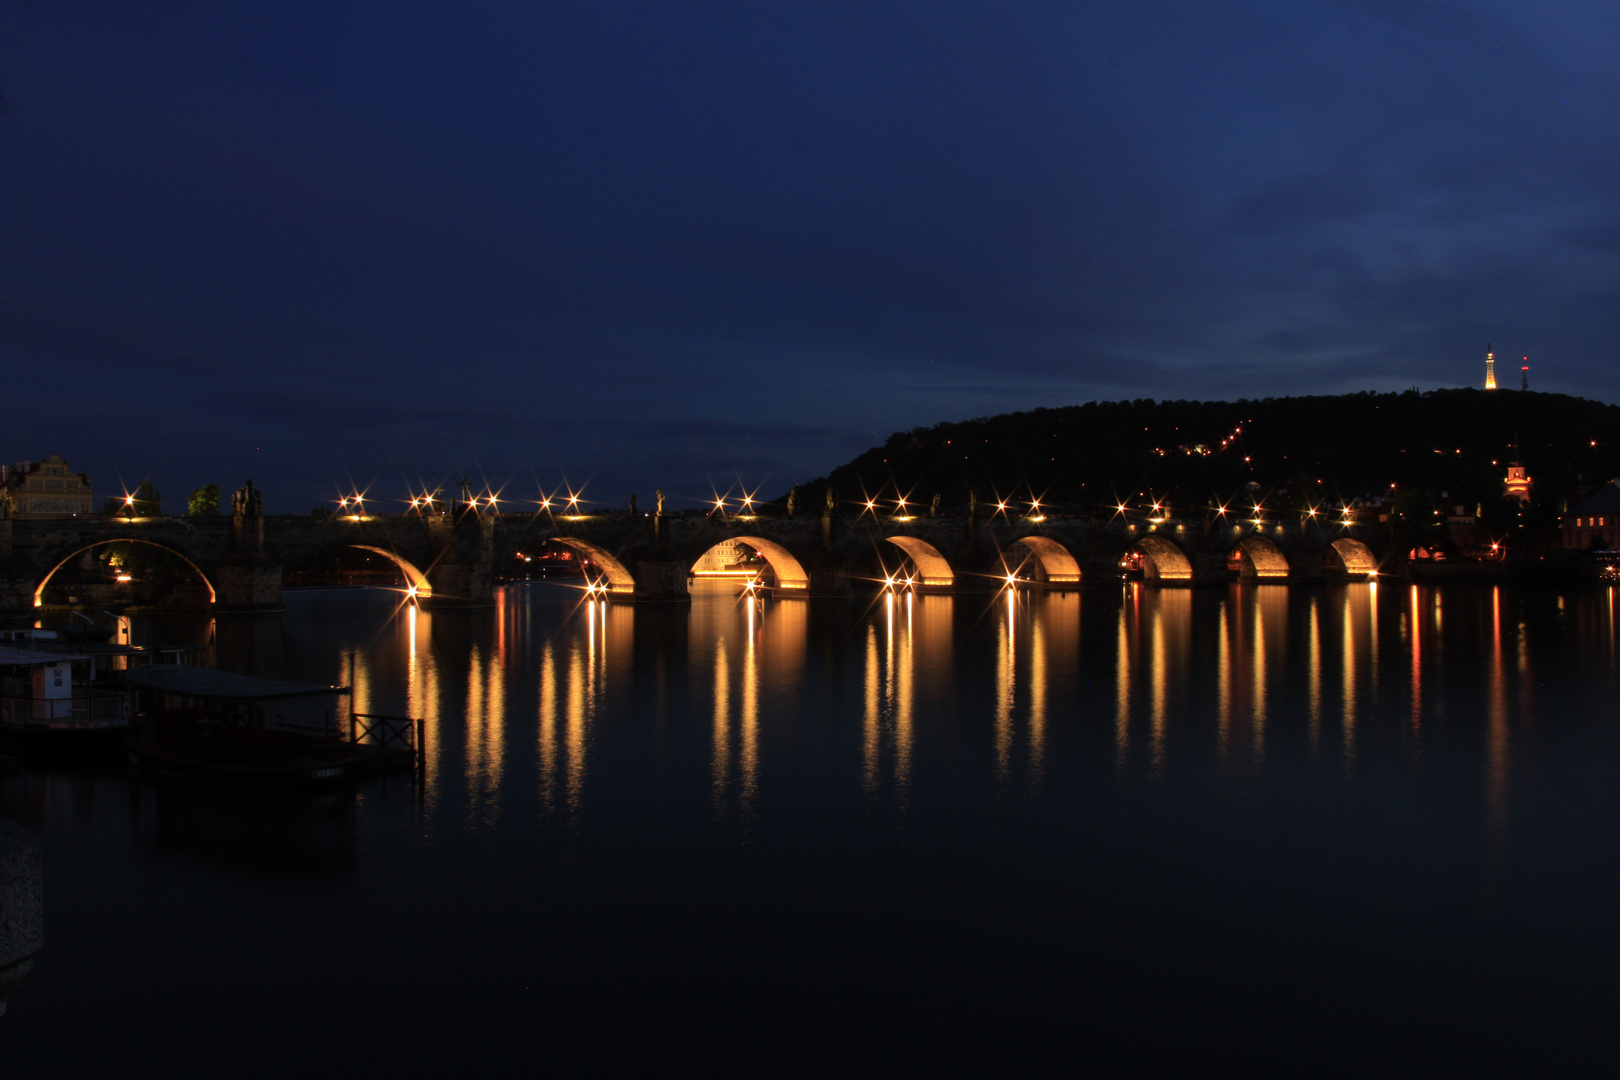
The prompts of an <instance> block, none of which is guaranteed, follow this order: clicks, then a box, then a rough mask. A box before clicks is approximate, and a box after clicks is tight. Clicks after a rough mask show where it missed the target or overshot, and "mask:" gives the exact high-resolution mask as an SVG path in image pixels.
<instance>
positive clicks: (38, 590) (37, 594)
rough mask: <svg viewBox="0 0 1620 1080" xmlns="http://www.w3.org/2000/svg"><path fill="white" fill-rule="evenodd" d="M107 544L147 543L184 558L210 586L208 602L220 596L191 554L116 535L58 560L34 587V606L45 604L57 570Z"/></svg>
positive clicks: (137, 538)
mask: <svg viewBox="0 0 1620 1080" xmlns="http://www.w3.org/2000/svg"><path fill="white" fill-rule="evenodd" d="M107 544H145V545H147V546H148V547H155V548H157V549H158V550H159V551H166V552H168V553H169V554H170V555H173V556H175V557H176V558H178V559H180V560H182V561H183V562H184V563H185V564H186V565H187V566H189V567H191V568H192V569H193V570H195V571H196V572H197V576H198V577H200V578H202V583H203V584H204V585H205V586H207V587H208V602H209V603H210V604H212V603H214V602H215V600H217V599H218V597H219V594H218V593H216V592H215V591H214V583H213V582H212V581H210V580H209V579H208V575H207V574H205V573H203V568H202V567H200V566H198V565H197V564H196V563H195V562H194V561H193V560H192V559H191V557H190V556H189V555H187V554H186V553H185V552H183V551H176V550H175V549H174V548H172V547H169V546H168V545H167V544H160V543H158V542H157V541H155V540H143V539H141V538H140V537H138V536H120V537H116V538H114V539H111V540H97V541H95V542H94V543H89V544H85V545H84V546H83V547H81V548H79V549H77V550H76V551H70V552H69V553H68V554H67V555H66V556H64V557H63V558H62V560H61V561H60V562H58V563H57V564H56V565H55V566H53V567H51V569H50V571H49V572H48V573H47V574H46V575H45V576H44V577H42V578H40V579H39V584H38V585H36V586H35V587H34V606H35V607H41V606H43V605H44V603H45V586H47V585H49V584H50V583H51V578H53V577H55V576H56V572H57V571H58V570H60V569H62V567H64V566H66V565H67V564H68V562H69V561H70V560H72V559H75V558H77V557H78V556H80V555H83V554H84V553H85V552H87V551H89V550H91V549H92V548H98V547H104V546H106V545H107Z"/></svg>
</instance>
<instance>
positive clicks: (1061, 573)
mask: <svg viewBox="0 0 1620 1080" xmlns="http://www.w3.org/2000/svg"><path fill="white" fill-rule="evenodd" d="M1019 545H1023V547H1024V550H1025V551H1027V552H1029V554H1030V555H1031V556H1032V557H1033V559H1034V562H1035V565H1036V566H1037V567H1039V568H1040V577H1041V579H1042V580H1045V581H1049V582H1060V583H1064V584H1074V583H1077V582H1078V581H1079V580H1080V561H1079V560H1078V559H1076V558H1075V557H1074V556H1073V555H1072V554H1071V553H1070V552H1069V549H1068V548H1066V547H1064V546H1063V545H1062V544H1060V543H1058V542H1057V541H1056V540H1053V539H1051V538H1050V537H1046V536H1020V537H1019V538H1018V539H1016V540H1014V541H1013V542H1012V543H1011V544H1009V545H1008V550H1009V551H1010V550H1012V549H1013V548H1016V547H1018V546H1019ZM1003 558H1004V559H1005V556H1003ZM1023 562H1024V560H1022V559H1020V560H1019V563H1020V564H1022V563H1023ZM1009 569H1011V567H1010V566H1009Z"/></svg>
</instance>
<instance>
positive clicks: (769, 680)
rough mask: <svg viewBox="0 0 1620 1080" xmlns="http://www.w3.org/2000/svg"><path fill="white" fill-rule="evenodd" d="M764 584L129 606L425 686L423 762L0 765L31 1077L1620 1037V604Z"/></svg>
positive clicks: (1171, 1054)
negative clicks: (239, 788) (208, 608)
mask: <svg viewBox="0 0 1620 1080" xmlns="http://www.w3.org/2000/svg"><path fill="white" fill-rule="evenodd" d="M733 591H734V586H732V585H729V584H727V583H723V582H706V583H702V584H700V585H699V587H698V588H697V590H696V595H695V597H694V600H693V603H692V605H691V606H690V608H689V609H687V608H685V607H677V608H648V607H643V608H640V609H632V608H630V607H604V606H603V605H601V604H599V603H585V602H583V601H582V599H581V594H580V593H579V592H577V591H576V590H573V589H570V588H568V587H566V586H562V585H558V584H544V583H541V584H534V585H524V586H509V587H507V588H505V589H503V590H500V591H499V594H498V602H497V604H496V606H495V607H494V608H493V609H485V610H479V611H459V612H451V611H438V612H432V613H428V612H418V611H415V610H414V609H409V608H406V609H403V610H401V609H400V608H398V607H397V605H396V599H397V598H396V597H395V595H394V594H392V593H389V592H385V591H343V590H332V591H321V590H312V591H304V592H291V593H289V594H288V609H289V610H288V612H287V613H286V615H285V616H281V617H277V618H271V619H252V620H248V619H242V620H226V619H220V620H217V622H208V621H206V620H205V621H196V620H191V621H188V620H186V619H184V618H171V619H169V620H168V621H167V622H165V623H161V624H160V623H157V622H152V621H147V622H144V623H140V624H138V625H137V628H136V635H137V638H138V639H140V638H142V637H144V638H146V639H147V640H155V639H158V638H161V639H162V640H164V641H165V642H173V641H176V640H181V639H185V640H191V641H203V640H207V639H208V638H209V637H210V636H212V637H213V638H214V640H215V641H216V649H217V655H218V660H219V663H220V666H221V667H226V668H231V669H235V670H241V671H247V672H251V673H254V674H261V675H267V676H275V677H282V678H289V679H297V680H305V681H315V682H325V683H342V684H352V686H353V688H354V702H355V707H356V708H357V709H358V710H359V711H362V712H380V713H392V714H409V715H411V716H419V717H422V718H423V719H424V720H425V731H426V742H427V745H428V757H427V763H426V767H425V770H424V774H423V776H422V778H421V781H420V783H418V782H416V781H414V780H413V779H411V778H409V777H398V778H393V779H389V780H383V781H375V782H371V783H367V784H365V785H363V786H361V787H360V788H359V789H358V790H357V791H354V792H352V793H345V794H327V795H321V796H316V797H299V798H279V799H229V798H222V797H219V796H209V795H201V794H196V793H191V792H187V791H181V790H175V789H169V788H154V787H152V786H148V785H145V784H139V783H134V782H132V781H131V780H129V779H128V778H127V777H126V776H125V775H124V774H123V772H122V771H121V770H120V769H118V768H117V767H109V768H105V769H101V770H94V769H65V768H46V767H30V768H29V769H28V770H27V771H25V772H24V773H23V774H21V775H18V776H12V777H7V778H4V779H0V817H9V818H12V819H14V820H16V821H18V822H19V823H20V824H21V825H23V826H24V827H25V828H27V829H28V830H30V831H31V832H32V833H33V834H34V835H35V836H36V837H37V838H38V839H39V840H40V841H41V842H42V843H43V845H44V848H45V852H46V874H47V914H46V932H47V945H46V949H45V951H44V952H43V953H42V954H41V955H40V957H39V959H38V962H37V966H36V970H35V971H34V973H33V974H32V975H31V976H30V977H29V979H28V981H27V982H26V983H25V984H24V985H23V987H22V988H21V989H20V990H19V991H18V993H17V994H16V995H15V996H14V997H13V999H12V1002H11V1007H10V1010H9V1013H8V1015H6V1016H5V1017H4V1018H0V1061H4V1062H5V1063H6V1070H5V1074H6V1075H7V1076H11V1075H17V1076H25V1075H45V1074H46V1072H47V1071H49V1072H51V1073H55V1074H64V1075H67V1074H81V1075H82V1074H88V1073H89V1071H90V1070H91V1069H106V1070H125V1069H128V1068H130V1067H132V1066H134V1065H136V1064H140V1065H141V1066H143V1068H142V1069H141V1071H145V1066H151V1067H159V1066H161V1067H162V1068H163V1069H164V1070H165V1071H168V1072H175V1073H178V1074H182V1075H186V1074H197V1073H203V1074H211V1075H220V1074H222V1073H224V1072H226V1071H231V1072H237V1073H265V1074H272V1073H274V1074H283V1075H284V1074H285V1073H286V1072H287V1071H290V1070H293V1069H297V1070H300V1071H312V1072H314V1073H316V1074H323V1075H324V1074H330V1073H338V1072H353V1071H355V1070H359V1069H365V1070H367V1071H368V1072H379V1071H380V1070H383V1069H397V1070H399V1071H403V1072H405V1073H407V1074H410V1073H416V1072H422V1071H436V1072H450V1071H452V1070H453V1071H455V1072H458V1073H459V1072H465V1071H467V1070H469V1069H472V1068H480V1069H484V1068H497V1069H500V1070H502V1071H503V1072H504V1071H508V1070H510V1071H517V1070H518V1069H522V1070H524V1071H525V1072H533V1071H539V1070H541V1069H545V1068H558V1069H564V1070H569V1071H573V1070H578V1069H581V1068H584V1069H586V1070H590V1071H614V1070H616V1069H618V1068H620V1067H621V1066H623V1065H624V1064H626V1063H627V1062H630V1061H636V1062H637V1063H638V1064H639V1065H640V1066H642V1067H643V1068H646V1067H648V1066H649V1063H650V1064H651V1067H658V1068H660V1069H662V1068H675V1067H691V1068H701V1069H704V1070H705V1071H733V1070H738V1071H740V1070H743V1069H747V1070H748V1071H754V1072H764V1071H767V1070H770V1071H775V1070H776V1069H777V1068H780V1067H785V1066H786V1065H787V1064H788V1063H789V1062H792V1061H794V1060H797V1059H809V1058H816V1059H823V1060H826V1061H829V1062H831V1063H832V1067H835V1068H841V1069H849V1070H853V1071H861V1072H864V1071H872V1070H875V1069H877V1068H880V1067H882V1068H894V1067H900V1068H905V1067H908V1066H909V1067H911V1068H913V1069H921V1068H924V1067H928V1068H935V1067H937V1066H938V1065H939V1064H940V1063H941V1062H946V1063H963V1062H966V1061H968V1060H969V1059H970V1058H971V1057H972V1056H974V1055H978V1054H985V1055H989V1056H990V1057H991V1059H992V1060H994V1061H996V1062H999V1063H1000V1064H1001V1065H1003V1067H1005V1068H1008V1069H1015V1068H1016V1069H1020V1070H1022V1069H1024V1068H1033V1067H1034V1059H1035V1058H1036V1057H1037V1056H1047V1055H1051V1054H1058V1055H1060V1057H1059V1059H1058V1060H1059V1061H1060V1062H1067V1063H1068V1065H1069V1067H1072V1068H1079V1067H1082V1066H1084V1065H1085V1064H1086V1063H1087V1062H1088V1061H1089V1062H1091V1063H1093V1064H1097V1063H1101V1062H1102V1061H1104V1060H1113V1058H1112V1055H1115V1054H1125V1055H1128V1057H1127V1058H1126V1059H1125V1060H1126V1061H1128V1062H1130V1063H1131V1064H1133V1065H1135V1066H1137V1067H1139V1068H1143V1069H1146V1068H1151V1067H1153V1066H1155V1065H1169V1064H1171V1063H1178V1064H1179V1065H1181V1066H1185V1065H1186V1064H1188V1063H1191V1064H1193V1065H1195V1066H1197V1065H1200V1064H1201V1065H1204V1066H1214V1065H1217V1064H1219V1063H1222V1062H1226V1063H1234V1062H1238V1061H1247V1060H1259V1059H1261V1058H1270V1059H1274V1060H1277V1061H1280V1062H1282V1063H1285V1064H1290V1065H1292V1066H1294V1067H1297V1068H1301V1069H1303V1068H1307V1067H1315V1066H1321V1065H1327V1064H1332V1063H1343V1062H1347V1061H1349V1060H1352V1059H1361V1058H1366V1059H1370V1060H1372V1061H1375V1062H1378V1061H1382V1062H1385V1063H1387V1064H1389V1065H1391V1066H1393V1065H1397V1064H1398V1065H1401V1066H1429V1067H1447V1068H1452V1067H1458V1066H1461V1065H1464V1064H1472V1065H1476V1066H1478V1065H1483V1066H1487V1067H1489V1066H1499V1067H1503V1068H1520V1067H1532V1066H1533V1067H1537V1068H1540V1069H1543V1070H1546V1069H1555V1070H1556V1069H1558V1068H1560V1067H1569V1068H1574V1067H1577V1066H1582V1067H1584V1064H1585V1061H1586V1059H1587V1056H1588V1055H1592V1054H1598V1053H1605V1052H1607V1051H1608V1050H1609V1049H1610V1045H1609V1044H1610V1041H1611V1040H1612V1039H1613V1034H1612V1031H1613V1029H1614V1028H1615V1027H1616V1013H1615V1007H1616V1004H1617V1002H1616V998H1617V997H1620V989H1617V981H1616V978H1615V975H1616V971H1617V962H1620V948H1617V945H1620V936H1617V934H1616V930H1615V921H1616V914H1615V910H1614V909H1615V901H1616V886H1617V884H1620V848H1617V840H1620V785H1617V782H1616V781H1617V778H1620V741H1617V739H1616V724H1615V715H1614V703H1615V700H1616V677H1617V668H1616V659H1617V654H1616V635H1615V630H1616V626H1615V606H1616V597H1615V594H1614V592H1613V591H1612V590H1609V591H1601V592H1571V593H1566V594H1559V593H1556V592H1550V591H1534V592H1531V591H1521V592H1514V591H1510V590H1507V589H1498V588H1490V587H1454V586H1446V587H1444V588H1412V587H1409V586H1406V585H1403V584H1397V583H1393V582H1389V581H1385V582H1383V583H1381V584H1376V585H1348V586H1342V587H1331V586H1330V587H1323V588H1292V589H1290V588H1287V587H1281V586H1233V587H1232V588H1231V589H1230V590H1185V589H1183V590H1163V591H1155V590H1151V589H1144V588H1142V587H1141V586H1139V585H1124V586H1121V587H1119V588H1110V589H1092V590H1087V591H1084V592H1071V593H1067V594H1057V593H1050V594H1031V593H1020V594H1017V595H1011V594H1006V593H1003V594H1000V595H994V596H992V595H984V596H958V597H942V596H923V597H909V596H902V597H879V598H877V599H872V598H870V597H857V598H855V599H852V600H851V601H850V602H849V603H847V604H846V603H843V602H820V601H818V602H804V601H774V600H771V601H765V602H764V603H763V604H759V603H755V602H746V601H739V600H738V599H737V598H735V597H734V596H733V595H732V593H733ZM1104 1055H1109V1057H1108V1058H1105V1057H1104ZM688 1063H689V1064H688ZM1047 1064H1048V1065H1049V1064H1050V1063H1049V1062H1048V1063H1047ZM24 1065H31V1066H33V1071H30V1070H27V1069H23V1068H22V1066H24ZM14 1068H16V1069H17V1070H18V1071H15V1072H13V1069H14Z"/></svg>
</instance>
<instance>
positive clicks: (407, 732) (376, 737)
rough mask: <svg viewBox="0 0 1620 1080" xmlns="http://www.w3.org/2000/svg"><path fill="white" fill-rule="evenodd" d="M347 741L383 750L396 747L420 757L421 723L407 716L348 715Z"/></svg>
mask: <svg viewBox="0 0 1620 1080" xmlns="http://www.w3.org/2000/svg"><path fill="white" fill-rule="evenodd" d="M349 741H350V742H353V743H358V742H364V743H368V744H370V745H372V746H380V747H382V748H383V749H385V750H386V749H388V748H390V747H394V746H398V747H401V748H403V749H406V750H409V751H411V752H412V753H413V754H415V755H416V756H417V757H421V754H422V721H421V720H420V719H416V718H412V717H409V716H382V715H380V714H378V713H350V714H349Z"/></svg>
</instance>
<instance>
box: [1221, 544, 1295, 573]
mask: <svg viewBox="0 0 1620 1080" xmlns="http://www.w3.org/2000/svg"><path fill="white" fill-rule="evenodd" d="M1226 565H1227V568H1228V569H1229V570H1235V571H1236V572H1237V574H1238V576H1239V577H1245V578H1260V579H1263V580H1267V581H1277V580H1280V579H1283V578H1286V577H1287V576H1288V572H1289V566H1288V556H1287V555H1284V554H1283V550H1282V548H1280V547H1278V546H1277V545H1276V544H1274V543H1272V542H1271V541H1270V540H1267V539H1266V538H1265V537H1263V536H1245V537H1244V538H1243V539H1242V540H1239V541H1238V542H1237V544H1236V545H1234V546H1233V548H1232V550H1231V551H1230V552H1229V553H1228V554H1227V561H1226Z"/></svg>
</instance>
